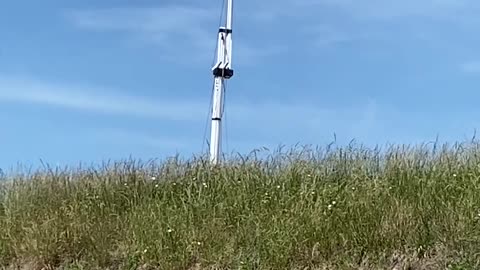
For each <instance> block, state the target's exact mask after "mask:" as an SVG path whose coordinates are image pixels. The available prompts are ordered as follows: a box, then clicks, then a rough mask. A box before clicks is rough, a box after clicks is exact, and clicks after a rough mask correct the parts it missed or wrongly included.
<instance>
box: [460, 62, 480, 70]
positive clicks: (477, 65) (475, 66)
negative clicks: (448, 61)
mask: <svg viewBox="0 0 480 270" xmlns="http://www.w3.org/2000/svg"><path fill="white" fill-rule="evenodd" d="M460 68H461V69H462V70H463V71H464V72H467V73H480V61H471V62H466V63H463V64H462V65H461V66H460Z"/></svg>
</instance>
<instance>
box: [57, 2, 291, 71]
mask: <svg viewBox="0 0 480 270" xmlns="http://www.w3.org/2000/svg"><path fill="white" fill-rule="evenodd" d="M218 15H219V10H216V9H213V8H207V7H194V6H190V5H172V6H160V7H149V8H109V9H92V10H73V11H70V12H67V13H66V17H67V19H68V20H70V21H71V22H72V23H73V24H74V25H75V26H76V27H78V28H79V29H82V30H87V31H100V32H117V33H120V34H122V35H126V37H127V38H130V39H135V40H137V41H138V40H140V41H142V42H147V43H150V44H153V45H156V46H159V47H161V49H162V51H161V52H162V53H163V56H164V59H167V60H169V61H176V63H177V64H185V63H186V64H192V63H194V62H198V61H207V60H211V59H212V57H213V54H214V50H215V45H216V38H217V27H218V23H219V21H218V17H217V16H218ZM233 46H234V52H233V53H234V59H233V60H234V62H235V63H237V64H240V65H244V64H251V63H252V62H254V61H255V62H257V60H258V59H261V58H264V57H269V56H271V55H274V54H278V53H279V52H282V51H283V50H282V46H276V45H275V46H270V45H268V44H266V43H262V45H261V46H258V44H249V43H248V42H246V41H245V38H243V39H239V40H237V39H236V37H235V32H234V45H233Z"/></svg>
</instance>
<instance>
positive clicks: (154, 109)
mask: <svg viewBox="0 0 480 270" xmlns="http://www.w3.org/2000/svg"><path fill="white" fill-rule="evenodd" d="M0 102H13V103H24V104H34V105H43V106H54V107H62V108H66V109H74V110H79V111H86V112H92V113H97V114H98V113H100V114H108V115H125V116H136V117H148V118H155V119H163V120H172V121H195V120H197V118H198V113H202V112H205V106H208V105H207V104H208V103H205V104H203V103H201V102H198V101H184V100H170V99H157V100H154V99H151V98H146V97H145V98H142V97H138V96H131V95H127V94H123V93H118V92H113V91H109V90H108V89H104V88H97V87H79V86H77V85H66V84H56V83H45V82H41V81H37V80H32V79H29V78H8V77H2V76H0Z"/></svg>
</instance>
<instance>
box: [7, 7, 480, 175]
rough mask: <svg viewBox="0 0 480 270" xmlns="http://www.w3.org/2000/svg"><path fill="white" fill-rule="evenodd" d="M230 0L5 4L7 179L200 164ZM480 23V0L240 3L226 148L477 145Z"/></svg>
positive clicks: (230, 85) (237, 15)
mask: <svg viewBox="0 0 480 270" xmlns="http://www.w3.org/2000/svg"><path fill="white" fill-rule="evenodd" d="M222 1H223V0H209V1H191V0H176V1H173V0H168V1H162V0H155V1H154V0H138V1H126V0H115V1H113V0H104V1H98V0H84V1H65V0H61V1H60V0H43V1H26V0H16V1H3V2H2V3H0V122H1V124H2V125H1V127H2V128H1V132H0V149H1V153H2V154H1V155H0V168H8V167H10V166H15V164H17V162H21V163H24V164H31V163H34V164H36V163H38V161H39V160H40V159H43V160H45V161H46V162H49V163H52V164H75V163H77V162H79V161H83V162H99V161H101V160H105V159H113V160H115V159H121V158H126V157H128V156H129V155H132V156H133V157H136V158H142V159H148V158H153V157H165V156H170V155H174V154H175V153H177V152H179V153H181V154H182V155H184V156H189V155H191V154H193V153H196V154H198V153H200V152H201V150H202V145H203V138H204V134H205V133H204V132H205V125H206V123H207V122H206V121H207V118H208V114H209V104H210V100H209V98H210V92H211V86H212V79H213V78H212V75H211V71H210V67H211V65H212V60H213V55H214V49H215V42H216V32H217V27H218V22H219V16H220V8H221V4H222ZM479 15H480V2H478V1H473V0H420V1H419V0H402V1H394V0H363V1H360V0H283V1H273V0H266V1H258V0H241V1H237V2H235V15H234V26H233V28H234V34H233V39H234V45H233V47H234V48H233V49H234V55H233V68H234V69H235V71H236V74H235V76H234V77H233V78H232V79H231V80H230V81H229V83H228V93H227V105H226V106H227V108H226V110H227V115H226V125H227V144H228V148H227V149H226V150H227V151H229V152H231V151H240V152H243V153H245V152H248V151H249V150H252V149H254V148H257V147H261V146H267V147H275V146H277V145H279V144H286V145H293V144H295V143H297V142H298V143H300V144H313V145H325V144H326V143H328V142H331V141H332V139H333V134H334V133H335V134H336V136H337V139H338V141H339V142H348V141H350V140H351V139H356V140H357V141H359V142H362V143H365V144H369V145H375V144H381V145H382V144H385V143H387V142H388V143H419V142H426V141H431V140H434V139H435V138H436V136H437V135H438V136H439V138H440V140H442V141H461V140H464V139H467V138H470V137H471V136H472V135H473V133H474V130H475V129H476V128H477V127H478V126H479V118H478V116H479V115H480V107H478V106H476V105H477V103H478V100H479V98H480V91H479V85H480V76H479V75H480V51H479V50H478V48H479V47H480V35H478V33H479V31H480V16H479ZM207 138H209V132H207Z"/></svg>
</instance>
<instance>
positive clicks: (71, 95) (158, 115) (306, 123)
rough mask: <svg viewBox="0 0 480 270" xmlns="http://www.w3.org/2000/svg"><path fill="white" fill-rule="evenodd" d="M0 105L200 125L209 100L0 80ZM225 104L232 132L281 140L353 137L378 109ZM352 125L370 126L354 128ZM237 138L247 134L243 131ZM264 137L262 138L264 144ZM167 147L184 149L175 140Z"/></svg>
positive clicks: (258, 102)
mask: <svg viewBox="0 0 480 270" xmlns="http://www.w3.org/2000/svg"><path fill="white" fill-rule="evenodd" d="M0 103H20V104H27V105H28V104H30V105H33V106H45V107H58V108H64V109H67V110H76V111H80V112H85V113H90V114H97V115H111V116H133V117H141V118H153V119H157V120H161V121H187V123H197V124H198V123H204V121H205V114H206V112H207V109H208V103H209V102H208V101H207V102H205V101H200V100H198V99H190V100H172V99H163V98H161V97H158V96H157V97H152V98H146V97H144V98H142V97H138V96H132V95H127V94H124V93H123V92H118V91H112V90H109V89H105V88H99V87H95V86H94V87H81V86H78V85H67V84H58V83H46V82H41V81H38V80H34V79H30V78H10V77H6V76H0ZM227 104H228V105H227V108H226V110H227V115H226V116H227V121H228V123H229V124H228V125H229V126H230V128H234V129H237V130H244V129H245V128H247V129H255V130H256V135H255V136H254V137H255V138H258V136H262V134H263V135H264V136H267V135H268V134H272V133H275V134H277V135H276V136H277V138H278V140H279V142H281V141H283V138H286V137H290V138H292V137H293V138H295V137H298V138H299V140H301V139H302V138H303V137H304V136H317V135H318V136H320V135H322V134H325V132H326V133H330V131H331V132H335V131H336V132H343V133H345V134H349V135H352V136H354V135H355V134H361V133H362V134H363V133H364V132H366V130H364V128H365V127H367V129H369V128H371V127H372V126H373V125H374V124H375V121H376V107H375V106H374V104H373V103H371V102H370V103H365V102H363V103H362V102H359V103H358V104H357V105H356V106H351V105H349V106H335V107H325V106H319V105H318V104H315V103H314V102H312V100H310V101H306V100H288V101H287V100H284V101H280V100H265V99H261V100H256V101H255V102H242V101H238V100H235V101H233V100H229V101H228V102H227ZM355 123H367V124H368V125H366V124H365V125H363V124H362V125H361V126H358V125H357V126H355ZM326 127H328V128H326ZM121 134H122V133H119V135H118V136H124V137H125V138H126V137H141V136H131V134H130V135H128V136H127V135H125V134H124V135H121ZM241 134H245V133H244V132H243V131H242V132H241ZM247 135H248V134H247ZM247 135H245V136H247ZM242 136H243V135H242ZM268 136H270V135H268ZM247 137H248V136H247ZM245 139H250V140H251V139H252V138H245ZM265 139H266V137H265V138H263V139H262V140H265ZM142 140H144V141H148V142H150V143H151V144H152V145H155V144H158V145H159V146H161V145H162V144H164V143H165V140H163V139H162V140H158V141H157V140H156V139H154V138H153V136H152V137H148V136H146V137H144V138H143V139H142ZM168 143H172V144H173V145H177V146H178V147H182V146H184V145H182V144H181V143H179V142H178V141H175V142H168Z"/></svg>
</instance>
